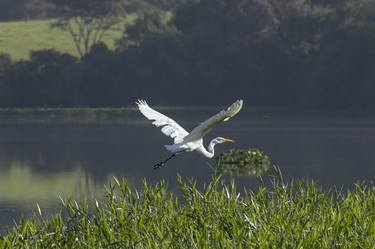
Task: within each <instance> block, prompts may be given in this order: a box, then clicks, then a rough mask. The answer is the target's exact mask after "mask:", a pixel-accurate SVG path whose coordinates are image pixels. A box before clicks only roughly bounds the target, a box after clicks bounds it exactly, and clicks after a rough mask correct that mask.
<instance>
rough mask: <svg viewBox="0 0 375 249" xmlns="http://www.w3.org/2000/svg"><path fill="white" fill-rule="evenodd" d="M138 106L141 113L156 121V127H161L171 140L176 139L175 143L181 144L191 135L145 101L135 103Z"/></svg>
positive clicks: (154, 123)
mask: <svg viewBox="0 0 375 249" xmlns="http://www.w3.org/2000/svg"><path fill="white" fill-rule="evenodd" d="M135 103H136V104H137V105H138V109H139V111H140V112H141V113H142V114H143V115H144V116H145V117H146V118H148V119H149V120H154V122H152V124H153V125H155V126H156V127H160V126H162V128H161V131H162V132H163V133H164V134H165V135H167V136H170V137H171V138H174V143H175V144H177V143H181V142H182V141H183V139H184V137H185V136H186V135H188V134H189V133H188V132H187V131H186V130H185V129H184V128H182V127H181V126H180V125H179V124H177V123H176V122H175V121H174V120H173V119H171V118H168V117H167V116H165V115H164V114H162V113H160V112H158V111H155V110H154V109H152V108H151V107H150V106H148V104H147V103H146V101H144V100H138V101H137V102H135Z"/></svg>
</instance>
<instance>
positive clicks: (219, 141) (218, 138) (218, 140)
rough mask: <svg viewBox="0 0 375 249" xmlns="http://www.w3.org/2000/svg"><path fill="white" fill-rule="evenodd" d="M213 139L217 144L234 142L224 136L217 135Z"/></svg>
mask: <svg viewBox="0 0 375 249" xmlns="http://www.w3.org/2000/svg"><path fill="white" fill-rule="evenodd" d="M215 140H216V143H218V144H223V143H234V140H232V139H229V138H224V137H217V138H216V139H215Z"/></svg>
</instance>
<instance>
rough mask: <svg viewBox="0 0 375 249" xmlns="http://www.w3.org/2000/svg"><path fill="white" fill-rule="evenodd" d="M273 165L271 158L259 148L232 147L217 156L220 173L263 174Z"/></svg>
mask: <svg viewBox="0 0 375 249" xmlns="http://www.w3.org/2000/svg"><path fill="white" fill-rule="evenodd" d="M271 166H272V163H271V159H270V158H269V157H268V156H267V155H266V154H265V153H264V152H263V151H261V150H259V149H231V150H229V151H227V152H224V153H222V154H220V155H219V156H218V157H217V158H216V167H217V168H216V169H217V173H219V174H225V173H229V174H231V175H235V176H261V175H262V174H263V173H265V172H266V171H268V170H269V169H270V167H271Z"/></svg>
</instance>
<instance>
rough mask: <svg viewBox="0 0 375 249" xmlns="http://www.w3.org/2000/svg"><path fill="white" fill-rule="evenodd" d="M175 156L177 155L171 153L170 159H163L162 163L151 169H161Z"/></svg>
mask: <svg viewBox="0 0 375 249" xmlns="http://www.w3.org/2000/svg"><path fill="white" fill-rule="evenodd" d="M176 155H177V153H173V154H172V155H171V156H170V157H168V158H167V159H165V160H164V161H162V162H160V163H157V164H155V165H154V166H153V169H159V168H161V167H163V166H164V165H165V163H166V162H168V161H169V160H171V159H172V158H174V157H175V156H176Z"/></svg>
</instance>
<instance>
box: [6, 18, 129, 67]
mask: <svg viewBox="0 0 375 249" xmlns="http://www.w3.org/2000/svg"><path fill="white" fill-rule="evenodd" d="M53 22H54V20H31V21H13V22H0V52H2V53H7V54H10V56H11V57H12V59H13V60H19V59H28V58H29V54H30V52H31V51H37V50H45V49H55V50H58V51H60V52H64V53H69V54H71V55H75V56H78V53H77V51H76V49H75V47H74V43H73V41H72V38H71V36H70V35H69V33H68V32H65V31H62V30H60V29H56V28H54V29H51V27H50V26H51V24H52V23H53ZM121 35H122V27H118V30H113V31H108V33H107V34H106V36H105V37H104V42H105V43H106V44H107V45H108V46H109V47H110V48H112V47H113V46H114V41H115V39H118V38H120V37H121Z"/></svg>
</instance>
